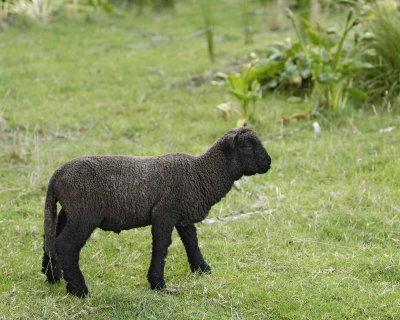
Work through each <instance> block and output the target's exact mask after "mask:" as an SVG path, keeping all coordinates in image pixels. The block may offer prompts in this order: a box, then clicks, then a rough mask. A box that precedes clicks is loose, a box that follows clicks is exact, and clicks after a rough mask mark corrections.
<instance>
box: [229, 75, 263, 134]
mask: <svg viewBox="0 0 400 320" xmlns="http://www.w3.org/2000/svg"><path fill="white" fill-rule="evenodd" d="M227 79H228V84H229V88H230V89H229V92H230V93H231V94H232V95H233V96H234V97H235V98H236V99H237V101H238V102H239V105H240V109H241V112H240V115H241V118H240V119H239V122H238V126H240V125H241V124H243V123H244V122H249V123H251V124H254V122H255V121H256V117H255V112H256V102H257V100H259V99H260V98H261V96H262V91H261V87H260V83H259V82H258V80H257V79H254V77H253V76H252V74H251V67H248V68H247V69H245V70H244V71H243V72H242V73H241V74H236V75H230V76H228V78H227Z"/></svg>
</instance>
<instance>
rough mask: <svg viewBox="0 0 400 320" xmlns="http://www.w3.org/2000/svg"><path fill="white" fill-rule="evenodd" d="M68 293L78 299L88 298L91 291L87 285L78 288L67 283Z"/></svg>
mask: <svg viewBox="0 0 400 320" xmlns="http://www.w3.org/2000/svg"><path fill="white" fill-rule="evenodd" d="M67 291H68V292H69V293H70V294H73V295H74V296H77V297H78V298H86V297H87V296H88V295H89V289H88V288H87V287H86V286H85V285H83V286H79V287H77V286H74V285H73V284H71V283H67Z"/></svg>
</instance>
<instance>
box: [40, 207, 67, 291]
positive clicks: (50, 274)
mask: <svg viewBox="0 0 400 320" xmlns="http://www.w3.org/2000/svg"><path fill="white" fill-rule="evenodd" d="M66 223H67V216H66V215H65V211H64V209H61V210H60V213H59V214H58V218H57V229H56V237H58V235H59V234H60V233H61V231H62V230H63V229H64V227H65V225H66ZM42 272H43V273H44V274H45V275H46V276H47V281H48V282H49V283H55V282H58V281H60V279H61V278H62V273H61V267H60V264H59V263H58V261H57V259H56V258H55V257H53V258H52V259H50V257H49V256H48V255H47V253H44V254H43V260H42Z"/></svg>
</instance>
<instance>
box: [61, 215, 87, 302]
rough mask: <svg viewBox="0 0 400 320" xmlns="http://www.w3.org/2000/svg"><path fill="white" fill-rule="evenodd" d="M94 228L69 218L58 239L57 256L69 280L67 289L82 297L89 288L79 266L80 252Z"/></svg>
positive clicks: (64, 274) (67, 280) (65, 277)
mask: <svg viewBox="0 0 400 320" xmlns="http://www.w3.org/2000/svg"><path fill="white" fill-rule="evenodd" d="M93 230H94V227H91V226H88V225H85V224H83V223H74V222H72V221H71V220H70V219H69V220H68V221H67V224H66V226H65V228H64V229H63V230H62V231H61V233H60V235H59V236H58V237H57V239H56V252H57V257H58V261H59V263H60V265H61V269H62V271H63V276H64V279H65V281H66V282H67V291H68V292H69V293H71V294H73V295H75V296H78V297H80V298H84V297H85V296H87V295H88V294H89V290H88V288H87V286H86V284H85V279H84V278H83V275H82V272H81V270H80V268H79V253H80V251H81V249H82V247H83V246H84V244H85V242H86V240H87V239H88V238H89V237H90V235H91V233H92V232H93Z"/></svg>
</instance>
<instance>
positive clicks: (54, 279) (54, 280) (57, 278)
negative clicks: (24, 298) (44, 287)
mask: <svg viewBox="0 0 400 320" xmlns="http://www.w3.org/2000/svg"><path fill="white" fill-rule="evenodd" d="M46 276H47V281H48V283H50V284H55V283H59V282H60V280H61V278H62V276H61V274H60V275H57V276H56V275H54V274H51V275H49V274H46Z"/></svg>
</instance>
